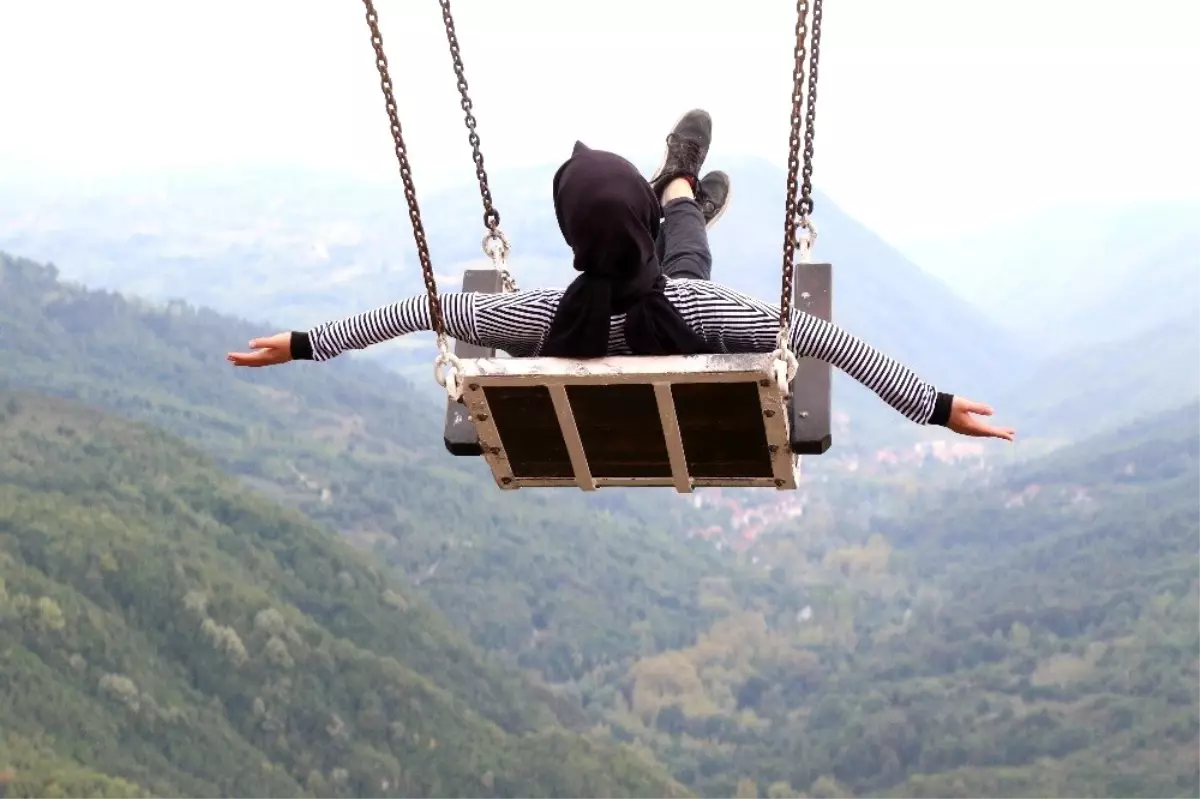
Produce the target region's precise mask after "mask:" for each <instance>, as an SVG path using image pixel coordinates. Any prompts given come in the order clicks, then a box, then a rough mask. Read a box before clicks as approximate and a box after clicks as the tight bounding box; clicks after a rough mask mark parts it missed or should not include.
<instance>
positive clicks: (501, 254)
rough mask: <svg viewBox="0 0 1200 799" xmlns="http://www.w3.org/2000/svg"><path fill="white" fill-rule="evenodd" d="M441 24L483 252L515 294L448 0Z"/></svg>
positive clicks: (444, 7)
mask: <svg viewBox="0 0 1200 799" xmlns="http://www.w3.org/2000/svg"><path fill="white" fill-rule="evenodd" d="M440 2H441V5H442V22H443V23H444V24H445V26H446V41H447V42H449V44H450V58H451V59H452V60H453V61H454V75H455V77H456V78H457V79H458V93H459V95H460V96H461V97H462V103H461V105H462V110H463V114H464V115H465V122H466V125H467V140H468V141H469V142H470V143H471V157H472V159H473V160H474V161H475V177H476V178H478V179H479V196H480V197H481V198H482V200H483V224H484V226H485V227H486V228H487V229H488V232H487V235H485V236H484V237H483V252H484V253H485V254H486V255H487V256H488V257H489V258H490V259H491V260H492V265H493V266H494V267H495V268H496V271H498V272H499V273H500V276H501V279H502V280H503V283H504V290H505V291H516V290H517V282H516V280H514V279H513V276H512V275H511V274H510V273H509V271H508V253H509V251H510V250H511V247H510V245H509V243H508V238H507V237H505V235H504V233H503V232H502V231H501V230H500V212H499V211H497V210H496V207H495V205H493V204H492V190H491V188H490V187H489V186H488V176H487V170H486V169H485V168H484V166H483V152H482V150H480V147H479V133H478V132H477V131H476V126H477V124H478V123H477V122H476V121H475V114H474V113H473V111H472V108H473V103H472V102H471V95H470V94H469V93H468V91H467V90H468V88H469V87H468V85H467V76H466V72H465V70H464V68H463V62H462V50H461V49H460V48H459V45H458V34H457V33H456V32H455V30H454V17H453V16H452V15H451V13H450V0H440Z"/></svg>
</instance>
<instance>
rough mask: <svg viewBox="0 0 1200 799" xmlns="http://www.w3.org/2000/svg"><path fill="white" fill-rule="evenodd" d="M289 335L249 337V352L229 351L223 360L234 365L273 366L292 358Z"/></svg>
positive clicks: (277, 334)
mask: <svg viewBox="0 0 1200 799" xmlns="http://www.w3.org/2000/svg"><path fill="white" fill-rule="evenodd" d="M291 346H292V345H291V336H290V334H288V333H276V334H275V335H273V336H266V337H265V338H254V339H250V349H251V352H230V353H227V354H226V355H225V360H227V361H229V362H230V363H232V364H233V365H234V366H273V365H274V364H277V363H284V362H285V361H290V360H291V359H292V352H291Z"/></svg>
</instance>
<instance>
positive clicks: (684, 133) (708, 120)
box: [650, 108, 712, 197]
mask: <svg viewBox="0 0 1200 799" xmlns="http://www.w3.org/2000/svg"><path fill="white" fill-rule="evenodd" d="M710 144H712V117H711V116H709V114H708V112H707V111H702V110H700V109H699V108H697V109H695V110H692V111H688V112H687V113H686V114H684V115H683V116H682V117H680V119H679V121H678V122H676V123H675V129H674V130H672V131H671V133H670V134H669V135H668V136H667V149H666V152H665V153H663V160H662V163H661V164H660V165H659V167H658V169H656V170H655V171H654V175H653V177H651V178H650V185H652V186H653V187H654V191H655V193H656V194H658V195H659V196H660V197H661V196H662V193H663V190H664V189H665V188H666V187H667V184H668V183H670V182H671V181H672V180H675V178H691V179H692V180H699V178H700V167H702V166H704V159H705V158H706V157H707V156H708V147H709V145H710Z"/></svg>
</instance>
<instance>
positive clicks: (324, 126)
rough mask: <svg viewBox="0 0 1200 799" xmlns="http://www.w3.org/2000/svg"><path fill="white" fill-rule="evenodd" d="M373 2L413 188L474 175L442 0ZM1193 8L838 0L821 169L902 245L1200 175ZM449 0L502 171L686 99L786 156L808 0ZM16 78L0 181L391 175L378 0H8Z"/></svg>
mask: <svg viewBox="0 0 1200 799" xmlns="http://www.w3.org/2000/svg"><path fill="white" fill-rule="evenodd" d="M376 3H377V6H378V9H379V13H380V17H381V20H382V27H383V32H384V37H385V46H386V48H387V51H388V55H389V59H390V61H391V65H392V74H393V79H394V81H395V83H396V90H397V92H398V97H399V101H400V106H401V118H402V122H403V123H404V125H405V130H406V135H407V138H408V141H409V145H410V151H411V155H412V158H413V160H414V165H415V172H416V176H417V181H418V189H421V188H422V187H425V190H426V191H428V190H429V187H432V186H434V185H437V184H438V183H439V181H441V180H444V179H445V176H444V172H443V170H444V169H445V168H447V167H453V168H454V169H455V170H456V171H455V172H454V176H467V177H469V176H470V168H471V164H470V157H469V150H468V146H467V143H466V132H465V130H464V129H463V127H462V113H461V110H460V109H459V107H458V96H457V92H456V90H455V87H454V79H453V73H452V71H451V66H450V58H449V55H448V53H447V46H446V42H445V38H444V34H443V31H442V27H441V24H442V23H441V15H440V12H439V7H438V3H437V2H436V0H376ZM1198 7H1200V2H1196V0H1174V2H1171V1H1170V0H1138V2H1136V3H1125V2H1121V3H1119V2H1117V1H1116V0H1091V2H1077V1H1076V0H1008V1H1007V2H1003V3H1001V2H982V0H828V2H827V3H826V6H825V24H824V36H823V40H822V61H821V77H820V93H819V96H820V102H819V107H818V117H817V122H818V126H817V148H816V149H817V159H816V182H817V185H818V186H819V187H821V188H822V189H824V190H825V191H826V192H828V193H829V194H830V195H831V196H832V197H833V198H834V199H835V200H837V201H838V202H839V203H840V204H841V205H843V206H844V207H845V209H846V210H847V211H849V212H850V213H852V214H853V215H855V216H857V217H858V218H859V219H861V220H862V221H864V222H866V223H867V224H868V225H870V226H872V227H874V228H875V229H877V230H878V231H880V232H881V233H883V234H884V235H885V236H887V237H888V238H890V239H892V240H893V241H896V242H898V243H899V242H903V241H908V240H914V239H922V238H929V237H931V236H938V235H942V234H949V233H955V232H961V231H963V230H965V229H970V228H973V227H981V226H984V225H987V224H988V223H990V222H992V221H994V220H996V219H997V218H1003V217H1006V216H1010V215H1013V214H1017V213H1021V212H1023V211H1025V210H1029V209H1033V208H1036V207H1038V206H1040V205H1042V204H1047V203H1060V202H1068V203H1069V202H1075V201H1082V200H1101V201H1104V200H1120V199H1162V198H1171V197H1182V196H1196V194H1197V192H1198V189H1197V187H1198V186H1200V170H1198V167H1197V158H1196V156H1195V154H1194V151H1195V148H1196V143H1197V142H1200V123H1198V121H1197V118H1198V112H1197V111H1196V104H1195V79H1196V76H1197V75H1198V74H1200V70H1198V66H1200V64H1198V61H1197V55H1196V51H1195V49H1194V48H1195V44H1194V36H1195V32H1196V31H1197V30H1198V29H1200V10H1198ZM453 8H454V12H455V15H456V23H457V27H458V32H459V38H460V41H461V43H462V46H463V51H464V57H465V62H466V68H467V77H468V79H469V80H470V83H471V90H472V94H473V97H474V99H475V107H476V113H477V116H478V118H479V122H480V127H479V130H480V134H481V135H482V138H483V143H484V153H485V155H486V157H487V163H488V165H489V167H490V168H492V169H501V168H503V167H505V166H519V165H526V164H537V163H547V162H552V161H553V162H557V161H559V160H561V159H562V158H565V157H566V154H567V153H568V152H569V148H570V145H571V143H572V142H573V141H574V140H575V139H576V138H580V139H583V140H585V141H587V143H588V144H590V145H592V146H595V147H602V148H606V149H613V150H618V151H621V152H624V153H627V154H629V155H630V156H631V157H638V156H640V155H641V154H643V153H648V152H657V151H658V150H659V149H660V148H661V145H660V142H661V140H662V137H663V136H664V135H665V132H666V128H667V127H668V126H669V125H670V124H671V123H672V122H674V120H675V119H676V118H677V117H678V115H679V114H680V112H682V111H683V110H686V109H687V108H689V107H693V106H703V107H705V108H708V109H709V110H710V111H711V112H712V113H713V115H714V118H715V126H716V142H715V145H714V156H713V159H712V161H711V162H710V165H711V166H712V167H718V166H719V165H720V164H719V158H720V154H721V153H722V152H745V153H752V154H757V155H762V156H764V157H767V158H770V159H771V160H773V161H776V162H778V163H783V162H784V160H785V156H786V146H787V132H788V131H787V128H788V115H789V111H790V108H789V99H788V96H789V92H790V83H791V50H792V26H793V24H794V15H795V5H794V3H793V2H790V0H737V1H736V2H711V1H710V2H704V1H703V0H700V1H699V2H697V0H604V2H602V3H601V2H595V3H593V2H586V3H585V2H577V1H576V0H454V7H453ZM601 8H603V9H604V10H603V11H600V10H599V9H601ZM1130 10H1132V11H1133V13H1132V16H1129V15H1127V12H1128V11H1130ZM0 76H3V78H2V79H0V115H2V116H0V183H2V182H3V180H4V178H3V176H4V174H5V173H7V174H9V175H10V176H15V175H17V174H18V173H20V174H22V175H24V176H29V175H31V174H33V175H38V174H55V175H57V176H60V177H61V176H72V175H73V176H78V177H79V179H80V180H81V183H86V181H88V180H93V179H96V178H101V177H109V178H111V177H117V178H120V177H124V176H128V175H135V174H144V173H147V172H152V171H156V170H163V169H172V170H173V169H190V170H194V169H202V170H207V169H215V168H220V167H230V166H234V167H236V166H239V165H243V164H261V163H266V162H270V163H275V164H292V165H303V166H307V167H316V168H321V169H331V170H336V171H347V172H353V173H355V174H359V175H373V176H376V177H380V178H384V179H393V180H395V177H394V176H395V164H394V157H393V155H392V153H391V148H390V144H389V136H388V132H387V124H386V117H385V115H384V111H383V107H382V99H381V96H380V92H379V85H378V80H377V77H376V73H375V67H374V63H373V58H372V52H371V47H370V43H369V39H368V34H367V28H366V24H365V22H364V19H363V13H362V6H361V4H360V3H359V2H358V1H357V0H340V2H335V0H203V2H199V1H198V0H142V1H138V0H58V1H57V2H46V1H45V0H0ZM423 178H424V181H422V179H423ZM734 179H735V181H736V174H735V175H734ZM397 190H399V184H398V180H397Z"/></svg>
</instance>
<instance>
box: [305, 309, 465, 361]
mask: <svg viewBox="0 0 1200 799" xmlns="http://www.w3.org/2000/svg"><path fill="white" fill-rule="evenodd" d="M440 299H441V301H442V316H443V317H444V318H445V320H446V333H447V334H448V335H450V336H452V337H454V338H456V339H461V340H463V341H471V342H474V341H475V339H476V338H477V336H476V333H475V302H474V295H473V294H470V293H454V294H442V295H441V296H440ZM432 329H433V322H432V320H431V317H430V313H429V298H428V297H426V296H424V295H421V296H417V297H409V298H408V299H406V300H401V301H400V302H394V303H392V304H391V305H384V306H383V307H381V308H376V309H374V310H371V311H365V312H363V313H360V314H355V315H354V316H350V317H347V318H345V319H340V320H338V321H336V322H325V323H324V324H320V325H317V326H316V327H314V328H313V329H311V330H309V331H308V341H309V344H310V346H311V347H312V359H313V360H314V361H328V360H329V359H331V358H336V357H337V356H338V355H341V354H342V353H343V352H345V351H346V350H362V349H366V348H367V347H370V346H371V345H372V344H379V343H380V342H383V341H387V340H388V339H393V338H397V337H398V336H403V335H407V334H408V333H416V332H417V331H419V330H432Z"/></svg>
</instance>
